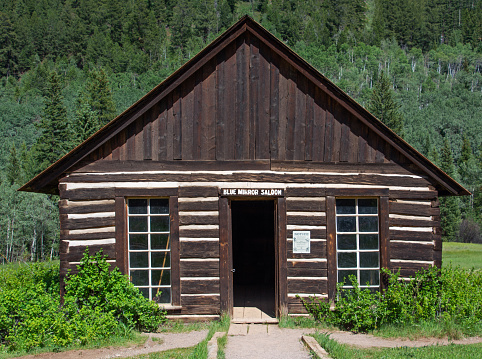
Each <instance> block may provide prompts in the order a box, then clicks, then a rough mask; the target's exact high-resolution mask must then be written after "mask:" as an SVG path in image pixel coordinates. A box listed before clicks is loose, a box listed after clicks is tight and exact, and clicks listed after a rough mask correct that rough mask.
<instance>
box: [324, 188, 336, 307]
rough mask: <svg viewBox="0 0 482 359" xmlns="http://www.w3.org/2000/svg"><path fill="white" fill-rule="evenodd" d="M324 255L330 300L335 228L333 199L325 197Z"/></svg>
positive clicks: (333, 277) (333, 294)
mask: <svg viewBox="0 0 482 359" xmlns="http://www.w3.org/2000/svg"><path fill="white" fill-rule="evenodd" d="M326 234H327V242H326V255H327V266H328V284H327V285H328V297H329V298H330V300H333V299H334V298H335V294H336V283H337V277H336V227H335V197H334V196H327V197H326Z"/></svg>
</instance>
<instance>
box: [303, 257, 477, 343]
mask: <svg viewBox="0 0 482 359" xmlns="http://www.w3.org/2000/svg"><path fill="white" fill-rule="evenodd" d="M382 275H383V276H386V278H387V280H388V283H389V284H388V287H387V289H386V290H385V291H383V292H375V293H372V292H370V291H369V290H368V289H364V290H361V289H359V288H358V283H357V282H356V278H354V277H352V278H350V280H351V281H352V282H353V283H354V286H355V288H353V289H344V288H342V287H341V285H339V286H338V288H337V290H338V298H337V299H336V301H335V308H334V310H331V309H330V305H329V304H328V303H326V302H323V301H321V300H320V299H317V298H311V299H310V300H303V299H301V300H302V301H303V303H304V305H305V307H306V308H307V310H308V311H309V312H310V313H311V314H313V316H314V317H315V319H317V320H319V321H323V322H326V323H329V324H332V325H336V326H338V327H340V328H343V329H347V330H351V331H354V332H359V331H362V332H364V331H368V330H372V329H375V328H378V327H380V326H381V325H383V324H384V323H387V324H388V323H390V324H401V325H404V324H415V323H420V322H424V321H439V322H442V323H454V324H457V325H460V326H461V327H463V328H464V332H465V333H467V334H471V333H474V332H476V331H477V330H480V329H481V328H480V326H481V321H482V272H480V271H474V270H464V269H461V268H459V267H456V268H452V267H450V266H449V267H447V268H443V269H438V268H435V267H432V268H430V269H427V270H421V271H419V272H417V273H416V275H415V277H413V278H410V280H409V281H406V280H402V279H401V278H400V275H399V273H391V272H389V271H385V270H384V271H382Z"/></svg>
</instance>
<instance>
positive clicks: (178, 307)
mask: <svg viewBox="0 0 482 359" xmlns="http://www.w3.org/2000/svg"><path fill="white" fill-rule="evenodd" d="M158 306H159V308H160V309H162V310H168V311H170V310H181V309H182V305H171V304H158Z"/></svg>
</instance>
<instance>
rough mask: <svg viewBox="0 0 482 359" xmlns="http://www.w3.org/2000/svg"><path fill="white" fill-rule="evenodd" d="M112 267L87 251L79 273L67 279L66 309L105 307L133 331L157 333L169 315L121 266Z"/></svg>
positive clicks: (100, 256)
mask: <svg viewBox="0 0 482 359" xmlns="http://www.w3.org/2000/svg"><path fill="white" fill-rule="evenodd" d="M109 267H110V265H109V263H107V261H106V260H105V258H104V256H103V255H102V252H101V251H100V252H98V253H97V254H95V255H94V256H92V257H91V256H89V255H88V252H87V251H86V252H85V254H84V257H83V258H82V261H81V262H80V264H79V266H78V269H79V272H78V273H77V274H75V275H69V276H68V279H67V280H66V285H65V296H64V307H66V308H67V309H70V308H73V309H74V310H75V309H76V308H91V309H94V308H101V309H102V311H103V312H106V313H111V314H112V315H113V316H114V318H115V319H116V320H117V321H119V322H120V323H122V324H123V325H125V326H126V327H127V328H129V329H130V328H135V329H138V330H147V331H152V330H157V328H158V327H159V325H161V324H162V323H164V322H165V321H166V317H165V313H164V312H163V311H161V310H160V309H159V306H158V305H157V304H156V303H154V302H151V301H149V300H146V299H145V298H144V297H143V296H142V294H141V293H140V292H139V290H138V289H137V288H135V287H134V285H133V284H132V283H131V282H130V281H129V279H128V278H127V276H124V275H122V274H121V272H120V271H119V269H118V268H117V267H116V268H114V269H113V270H111V271H110V270H109Z"/></svg>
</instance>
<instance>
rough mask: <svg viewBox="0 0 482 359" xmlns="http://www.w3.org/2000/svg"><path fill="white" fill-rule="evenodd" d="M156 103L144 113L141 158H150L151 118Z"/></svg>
mask: <svg viewBox="0 0 482 359" xmlns="http://www.w3.org/2000/svg"><path fill="white" fill-rule="evenodd" d="M156 107H157V105H154V106H153V107H152V109H151V110H150V111H148V112H147V113H146V114H145V115H144V124H143V127H144V128H143V130H142V132H143V136H142V137H143V139H142V141H143V142H144V143H143V145H144V150H143V155H144V156H143V160H148V161H149V160H152V142H153V141H152V134H153V133H152V118H153V116H154V113H155V112H156Z"/></svg>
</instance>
